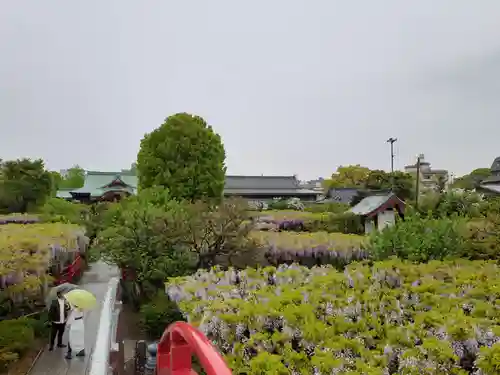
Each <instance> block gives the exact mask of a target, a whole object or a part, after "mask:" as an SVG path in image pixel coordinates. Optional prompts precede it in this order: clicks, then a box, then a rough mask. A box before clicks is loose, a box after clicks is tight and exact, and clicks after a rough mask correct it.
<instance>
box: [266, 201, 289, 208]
mask: <svg viewBox="0 0 500 375" xmlns="http://www.w3.org/2000/svg"><path fill="white" fill-rule="evenodd" d="M269 209H271V210H288V209H289V207H288V202H287V201H286V200H273V201H272V202H270V203H269Z"/></svg>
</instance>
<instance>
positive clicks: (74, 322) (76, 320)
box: [66, 306, 85, 359]
mask: <svg viewBox="0 0 500 375" xmlns="http://www.w3.org/2000/svg"><path fill="white" fill-rule="evenodd" d="M83 318H84V316H83V311H82V310H80V309H79V308H78V306H74V308H73V311H71V314H70V316H69V318H68V321H67V322H66V324H67V325H68V326H69V340H68V352H67V354H66V358H67V359H71V358H72V353H73V351H74V352H75V353H76V354H75V355H76V356H77V357H83V356H85V324H84V321H83V320H84V319H83Z"/></svg>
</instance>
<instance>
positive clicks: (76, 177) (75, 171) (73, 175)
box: [58, 165, 85, 189]
mask: <svg viewBox="0 0 500 375" xmlns="http://www.w3.org/2000/svg"><path fill="white" fill-rule="evenodd" d="M84 183H85V170H84V169H83V168H82V167H80V166H79V165H75V166H74V167H71V168H70V169H68V170H67V173H66V175H65V176H64V177H61V180H60V181H59V185H58V189H78V188H81V187H83V184H84Z"/></svg>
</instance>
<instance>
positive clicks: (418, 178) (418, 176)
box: [415, 155, 420, 210]
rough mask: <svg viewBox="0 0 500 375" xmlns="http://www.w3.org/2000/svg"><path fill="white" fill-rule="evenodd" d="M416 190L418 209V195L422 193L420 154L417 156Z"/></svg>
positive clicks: (416, 206)
mask: <svg viewBox="0 0 500 375" xmlns="http://www.w3.org/2000/svg"><path fill="white" fill-rule="evenodd" d="M415 190H416V191H415V209H416V210H418V196H419V195H420V155H418V156H417V186H416V187H415Z"/></svg>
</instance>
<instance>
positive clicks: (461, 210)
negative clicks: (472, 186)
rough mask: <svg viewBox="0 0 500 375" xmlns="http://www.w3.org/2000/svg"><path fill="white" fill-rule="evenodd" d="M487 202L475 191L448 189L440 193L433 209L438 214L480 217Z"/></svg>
mask: <svg viewBox="0 0 500 375" xmlns="http://www.w3.org/2000/svg"><path fill="white" fill-rule="evenodd" d="M487 204H488V203H487V202H486V201H484V200H483V198H482V196H481V195H480V194H478V193H476V192H470V191H449V192H447V193H444V194H442V195H441V197H440V199H439V201H438V203H437V205H436V208H435V211H436V213H437V214H438V215H440V216H452V215H460V216H468V217H480V216H481V215H482V213H483V212H484V210H485V209H486V207H485V206H487Z"/></svg>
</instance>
